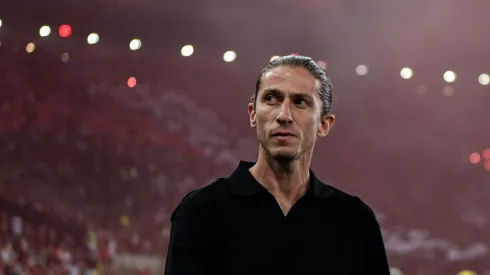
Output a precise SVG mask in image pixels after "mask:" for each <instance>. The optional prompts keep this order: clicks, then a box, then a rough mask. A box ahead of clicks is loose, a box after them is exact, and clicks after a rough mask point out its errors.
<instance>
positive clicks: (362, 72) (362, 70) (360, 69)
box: [356, 64, 369, 75]
mask: <svg viewBox="0 0 490 275" xmlns="http://www.w3.org/2000/svg"><path fill="white" fill-rule="evenodd" d="M368 71H369V69H368V67H367V66H366V65H363V64H361V65H358V66H357V67H356V74H358V75H366V74H367V73H368Z"/></svg>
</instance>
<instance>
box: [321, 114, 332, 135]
mask: <svg viewBox="0 0 490 275" xmlns="http://www.w3.org/2000/svg"><path fill="white" fill-rule="evenodd" d="M334 124H335V116H334V115H333V114H328V115H326V116H323V117H322V120H321V121H320V125H319V127H318V133H317V135H318V136H319V137H326V136H327V135H328V133H329V132H330V129H332V127H333V125H334Z"/></svg>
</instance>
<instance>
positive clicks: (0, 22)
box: [0, 19, 2, 27]
mask: <svg viewBox="0 0 490 275" xmlns="http://www.w3.org/2000/svg"><path fill="white" fill-rule="evenodd" d="M1 26H2V19H0V27H1Z"/></svg>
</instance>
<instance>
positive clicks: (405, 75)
mask: <svg viewBox="0 0 490 275" xmlns="http://www.w3.org/2000/svg"><path fill="white" fill-rule="evenodd" d="M400 76H401V77H402V78H403V79H410V78H412V76H413V71H412V69H410V68H406V67H405V68H403V69H402V70H401V71H400Z"/></svg>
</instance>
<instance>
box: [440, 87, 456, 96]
mask: <svg viewBox="0 0 490 275" xmlns="http://www.w3.org/2000/svg"><path fill="white" fill-rule="evenodd" d="M442 94H443V95H445V96H453V95H454V88H453V87H451V86H450V85H446V86H444V87H443V88H442Z"/></svg>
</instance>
